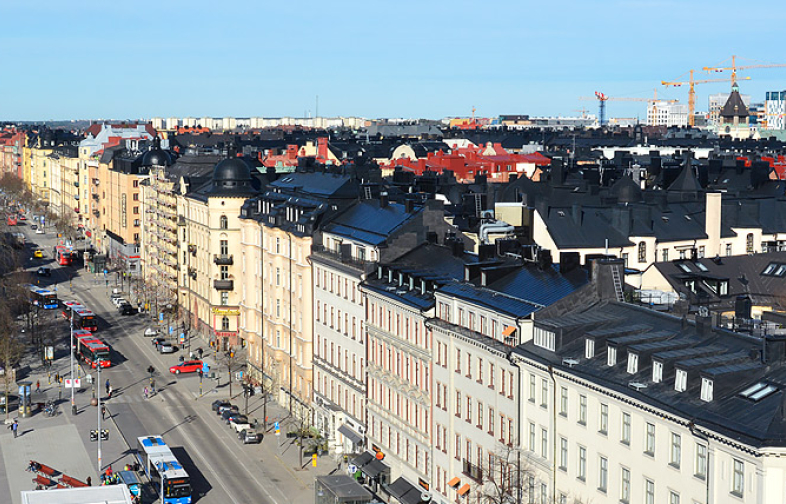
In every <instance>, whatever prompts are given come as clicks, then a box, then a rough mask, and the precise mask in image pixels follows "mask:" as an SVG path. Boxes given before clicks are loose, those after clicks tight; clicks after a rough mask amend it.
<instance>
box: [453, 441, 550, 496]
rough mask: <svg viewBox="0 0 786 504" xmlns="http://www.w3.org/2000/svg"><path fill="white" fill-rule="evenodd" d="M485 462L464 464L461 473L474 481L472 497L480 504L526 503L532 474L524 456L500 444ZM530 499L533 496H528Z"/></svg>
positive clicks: (530, 490)
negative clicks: (475, 497)
mask: <svg viewBox="0 0 786 504" xmlns="http://www.w3.org/2000/svg"><path fill="white" fill-rule="evenodd" d="M489 455H490V457H489V461H485V460H483V461H479V463H478V464H477V465H476V464H472V463H469V462H467V461H465V463H464V464H465V467H464V472H465V473H467V474H469V475H470V476H471V477H472V478H473V479H474V481H475V485H474V486H475V488H474V494H475V495H476V496H477V501H478V503H480V504H517V503H521V502H527V499H526V497H527V496H528V495H529V493H530V492H532V491H533V489H532V488H530V487H529V484H528V482H529V481H530V478H532V477H534V472H533V471H532V468H531V467H530V465H529V463H528V461H527V455H526V453H525V452H524V451H523V450H521V449H520V448H517V447H515V446H512V445H502V444H500V445H499V446H498V447H497V449H496V450H495V451H494V452H493V453H490V454H489ZM532 497H533V498H534V496H532Z"/></svg>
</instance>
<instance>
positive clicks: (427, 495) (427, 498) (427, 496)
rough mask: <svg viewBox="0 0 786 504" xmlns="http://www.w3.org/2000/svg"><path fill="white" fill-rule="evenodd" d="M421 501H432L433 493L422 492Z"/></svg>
mask: <svg viewBox="0 0 786 504" xmlns="http://www.w3.org/2000/svg"><path fill="white" fill-rule="evenodd" d="M420 502H431V494H430V493H428V492H423V493H422V494H420Z"/></svg>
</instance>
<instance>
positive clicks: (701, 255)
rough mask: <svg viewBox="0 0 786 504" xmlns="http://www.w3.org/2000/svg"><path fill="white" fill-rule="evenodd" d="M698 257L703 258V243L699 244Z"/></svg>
mask: <svg viewBox="0 0 786 504" xmlns="http://www.w3.org/2000/svg"><path fill="white" fill-rule="evenodd" d="M698 258H699V259H703V258H704V245H701V246H699V257H698Z"/></svg>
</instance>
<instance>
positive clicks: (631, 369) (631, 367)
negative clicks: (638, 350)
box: [628, 353, 639, 374]
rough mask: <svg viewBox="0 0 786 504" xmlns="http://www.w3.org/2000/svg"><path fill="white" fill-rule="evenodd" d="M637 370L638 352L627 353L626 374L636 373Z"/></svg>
mask: <svg viewBox="0 0 786 504" xmlns="http://www.w3.org/2000/svg"><path fill="white" fill-rule="evenodd" d="M638 372H639V354H635V353H629V354H628V374H636V373H638Z"/></svg>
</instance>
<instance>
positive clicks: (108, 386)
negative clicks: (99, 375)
mask: <svg viewBox="0 0 786 504" xmlns="http://www.w3.org/2000/svg"><path fill="white" fill-rule="evenodd" d="M111 388H112V387H111V386H110V385H109V378H107V379H106V393H107V394H109V390H110V389H111Z"/></svg>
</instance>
